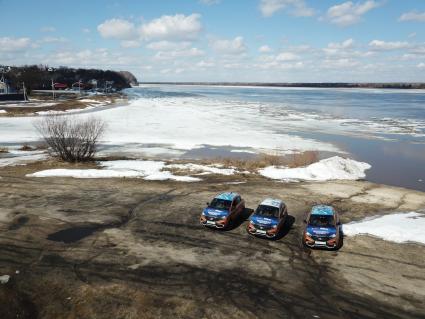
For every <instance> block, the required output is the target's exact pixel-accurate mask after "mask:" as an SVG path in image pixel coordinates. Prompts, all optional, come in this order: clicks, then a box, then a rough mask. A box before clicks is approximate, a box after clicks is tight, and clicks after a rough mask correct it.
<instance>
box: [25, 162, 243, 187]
mask: <svg viewBox="0 0 425 319" xmlns="http://www.w3.org/2000/svg"><path fill="white" fill-rule="evenodd" d="M99 165H100V166H102V167H103V168H102V169H62V168H60V169H48V170H44V171H40V172H36V173H33V174H28V175H27V176H28V177H73V178H124V177H126V178H143V179H145V180H159V181H163V180H175V181H179V182H197V181H200V180H201V179H200V178H198V177H192V176H188V175H175V174H173V173H172V172H171V171H170V169H174V170H176V169H177V170H182V171H194V172H197V175H205V174H221V175H232V174H234V173H235V169H233V168H231V169H225V168H219V167H217V165H215V166H214V165H198V164H192V163H189V164H170V165H167V164H166V163H165V162H162V161H142V160H122V161H105V162H99Z"/></svg>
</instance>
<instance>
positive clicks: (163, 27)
mask: <svg viewBox="0 0 425 319" xmlns="http://www.w3.org/2000/svg"><path fill="white" fill-rule="evenodd" d="M200 19H201V15H199V14H196V13H194V14H191V15H189V16H185V15H183V14H176V15H174V16H169V15H164V16H162V17H160V18H158V19H154V20H152V21H150V22H148V23H146V24H143V25H141V26H140V28H139V34H140V36H141V37H142V39H145V40H151V39H164V40H174V41H175V40H193V39H196V38H197V37H198V35H199V33H200V32H201V31H202V24H201V21H200Z"/></svg>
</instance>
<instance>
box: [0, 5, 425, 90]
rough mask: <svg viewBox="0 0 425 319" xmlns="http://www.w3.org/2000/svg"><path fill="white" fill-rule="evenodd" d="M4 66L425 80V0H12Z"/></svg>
mask: <svg viewBox="0 0 425 319" xmlns="http://www.w3.org/2000/svg"><path fill="white" fill-rule="evenodd" d="M0 7H1V9H2V12H5V13H6V14H2V27H1V28H0V64H4V65H21V64H48V65H51V66H60V65H66V66H71V67H94V68H103V69H113V70H129V71H131V72H133V73H134V74H135V75H136V76H137V77H138V78H139V80H141V81H253V82H279V81H283V82H301V81H302V82H334V81H344V82H349V81H354V82H357V81H360V82H367V81H422V82H423V81H425V75H424V74H425V32H424V31H425V1H423V0H403V1H399V0H358V1H356V0H353V1H337V0H167V1H166V0H163V1H158V0H156V1H153V0H152V1H151V0H144V1H131V0H125V1H117V0H111V1H105V0H103V1H101V0H92V1H83V0H74V1H72V5H71V4H70V2H65V1H50V0H43V1H29V0H21V1H5V0H4V1H2V0H0Z"/></svg>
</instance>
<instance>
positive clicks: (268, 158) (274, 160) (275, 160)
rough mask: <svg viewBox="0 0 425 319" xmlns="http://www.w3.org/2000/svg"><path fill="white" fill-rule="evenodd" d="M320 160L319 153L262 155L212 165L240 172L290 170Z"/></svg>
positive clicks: (223, 160)
mask: <svg viewBox="0 0 425 319" xmlns="http://www.w3.org/2000/svg"><path fill="white" fill-rule="evenodd" d="M318 160H319V152H317V151H307V152H302V153H296V154H290V155H270V154H262V155H259V156H258V157H255V158H250V159H240V158H217V159H216V160H214V161H212V163H221V164H223V165H224V166H225V167H237V168H238V169H240V170H246V171H250V172H251V171H256V170H258V169H261V168H264V167H267V166H286V167H290V168H294V167H302V166H307V165H310V164H313V163H316V162H317V161H318Z"/></svg>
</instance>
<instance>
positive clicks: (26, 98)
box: [22, 82, 28, 101]
mask: <svg viewBox="0 0 425 319" xmlns="http://www.w3.org/2000/svg"><path fill="white" fill-rule="evenodd" d="M22 89H23V90H24V101H28V96H27V88H26V87H25V82H22Z"/></svg>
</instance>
